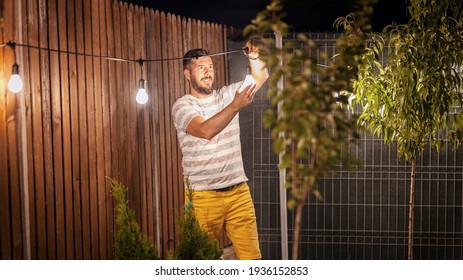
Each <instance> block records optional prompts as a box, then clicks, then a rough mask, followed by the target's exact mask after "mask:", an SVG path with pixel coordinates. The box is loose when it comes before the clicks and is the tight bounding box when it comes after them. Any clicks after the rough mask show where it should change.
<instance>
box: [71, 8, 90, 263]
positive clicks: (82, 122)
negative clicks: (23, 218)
mask: <svg viewBox="0 0 463 280" xmlns="http://www.w3.org/2000/svg"><path fill="white" fill-rule="evenodd" d="M75 3H76V50H77V52H78V53H82V54H83V53H85V52H86V49H87V47H86V46H87V45H88V43H86V42H85V40H86V39H87V37H88V35H87V36H85V35H84V34H85V32H86V29H84V28H85V26H88V22H87V23H85V21H86V20H85V15H84V11H85V5H84V4H85V3H84V2H83V1H82V0H76V2H75ZM87 28H88V27H87ZM87 40H88V39H87ZM87 60H89V58H86V57H84V56H82V55H77V96H78V119H79V124H78V125H79V138H78V139H79V142H78V149H79V153H80V154H79V156H80V162H79V165H80V174H79V179H80V184H79V192H80V193H79V198H80V201H79V202H78V203H79V204H80V215H81V217H80V218H81V219H80V220H78V221H79V222H80V223H81V228H80V231H81V232H82V253H83V255H82V258H83V259H91V256H92V252H91V245H92V244H91V242H92V240H91V222H90V210H89V208H90V197H89V196H90V190H89V189H90V171H89V168H90V167H89V136H88V117H87V113H88V111H87V97H88V95H89V93H88V91H89V89H88V86H89V83H90V82H88V81H87V79H88V80H91V76H90V75H89V74H88V73H87V70H90V69H89V68H90V67H89V66H88V64H89V62H88V61H87Z"/></svg>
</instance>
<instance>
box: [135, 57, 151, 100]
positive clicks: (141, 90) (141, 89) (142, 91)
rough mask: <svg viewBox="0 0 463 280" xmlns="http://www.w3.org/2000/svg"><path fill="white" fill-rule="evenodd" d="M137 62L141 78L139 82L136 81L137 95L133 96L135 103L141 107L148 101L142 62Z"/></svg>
mask: <svg viewBox="0 0 463 280" xmlns="http://www.w3.org/2000/svg"><path fill="white" fill-rule="evenodd" d="M137 62H138V64H139V65H140V69H141V78H140V80H138V91H137V95H136V96H135V100H136V101H137V103H138V104H141V105H143V104H145V103H146V102H148V99H149V96H148V93H147V92H146V88H145V80H144V79H143V62H144V60H143V59H141V58H140V59H139V60H138V61H137Z"/></svg>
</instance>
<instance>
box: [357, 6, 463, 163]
mask: <svg viewBox="0 0 463 280" xmlns="http://www.w3.org/2000/svg"><path fill="white" fill-rule="evenodd" d="M408 11H409V14H410V19H409V22H408V23H407V24H402V25H396V24H391V25H389V26H387V27H386V28H385V29H384V33H385V34H386V36H385V38H383V37H382V36H380V35H375V36H374V37H373V38H372V42H371V44H370V47H369V48H367V52H366V53H365V54H364V55H363V56H362V61H363V63H362V64H361V68H360V71H359V76H358V79H357V80H356V81H355V83H354V93H355V95H354V96H353V97H352V99H351V101H352V103H351V104H352V105H355V104H359V105H360V106H361V107H362V109H363V113H362V114H361V116H360V118H359V121H360V122H361V123H362V124H363V125H365V126H366V127H368V128H369V130H370V131H371V132H373V133H374V134H377V135H382V136H383V137H384V140H385V141H387V142H392V141H396V142H397V147H398V153H399V155H400V156H405V158H406V159H407V160H410V159H412V158H414V157H415V156H416V154H417V152H420V151H422V150H423V148H424V147H425V145H426V144H427V143H428V142H430V143H431V144H432V145H433V146H434V147H436V148H437V149H439V147H440V146H441V145H442V142H443V141H444V140H445V139H450V140H451V141H452V143H453V144H454V145H455V146H458V145H459V144H460V139H461V137H462V136H463V134H462V126H463V116H462V114H460V111H459V106H460V105H461V104H462V94H463V93H462V90H461V89H462V88H461V86H462V84H461V79H462V77H461V66H462V63H463V52H462V49H463V16H462V3H461V1H460V0H442V1H425V0H411V1H410V4H409V6H408ZM386 40H387V41H388V52H387V54H388V55H387V56H388V60H387V64H386V65H384V66H383V65H381V62H380V60H379V57H380V55H381V54H382V52H383V49H384V45H385V42H386Z"/></svg>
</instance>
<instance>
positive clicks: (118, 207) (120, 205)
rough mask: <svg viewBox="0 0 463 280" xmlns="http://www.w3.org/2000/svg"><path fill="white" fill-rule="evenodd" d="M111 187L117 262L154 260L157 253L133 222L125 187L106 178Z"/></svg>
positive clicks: (133, 215)
mask: <svg viewBox="0 0 463 280" xmlns="http://www.w3.org/2000/svg"><path fill="white" fill-rule="evenodd" d="M108 179H109V181H110V185H111V195H112V196H113V197H114V199H115V202H116V204H115V206H114V209H115V212H116V224H117V225H118V229H117V231H116V235H115V240H114V247H115V258H116V259H117V260H154V259H158V253H157V251H156V249H155V247H154V244H153V242H152V241H151V240H150V239H149V238H148V237H147V236H144V235H143V234H142V233H141V230H140V226H139V225H138V223H137V221H136V220H135V214H134V211H133V210H132V209H130V207H129V205H128V201H127V197H126V193H127V189H128V188H127V187H126V186H125V185H123V184H122V183H120V182H118V181H117V180H115V179H111V178H108Z"/></svg>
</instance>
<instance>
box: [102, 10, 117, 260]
mask: <svg viewBox="0 0 463 280" xmlns="http://www.w3.org/2000/svg"><path fill="white" fill-rule="evenodd" d="M112 2H113V1H112ZM104 4H105V10H106V12H105V14H106V16H105V23H106V33H105V35H106V38H107V52H106V53H107V56H108V57H115V53H114V40H115V39H114V37H115V35H114V34H115V33H116V30H115V27H114V20H113V9H114V7H116V8H117V5H115V4H111V3H109V1H104ZM107 65H108V80H107V90H108V92H107V94H105V95H103V98H104V99H103V102H104V104H105V106H104V108H105V109H106V110H105V113H104V114H103V119H104V127H105V161H106V162H107V163H108V164H106V174H107V176H109V177H110V178H115V174H117V167H118V165H117V164H118V161H117V153H114V154H113V145H114V143H115V141H116V138H115V137H113V134H114V132H115V130H114V127H113V118H114V117H115V116H116V115H117V114H115V113H113V111H114V110H115V108H116V105H115V103H116V102H115V101H116V83H117V79H116V65H115V62H114V61H111V60H110V61H108V62H107ZM113 116H114V117H113ZM106 185H107V188H108V192H107V194H106V196H107V201H106V219H107V239H108V240H109V242H111V243H112V240H113V236H114V215H113V203H112V202H113V200H112V198H111V197H110V195H109V191H110V190H109V185H108V182H106ZM113 255H114V253H113V246H108V258H112V257H113Z"/></svg>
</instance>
